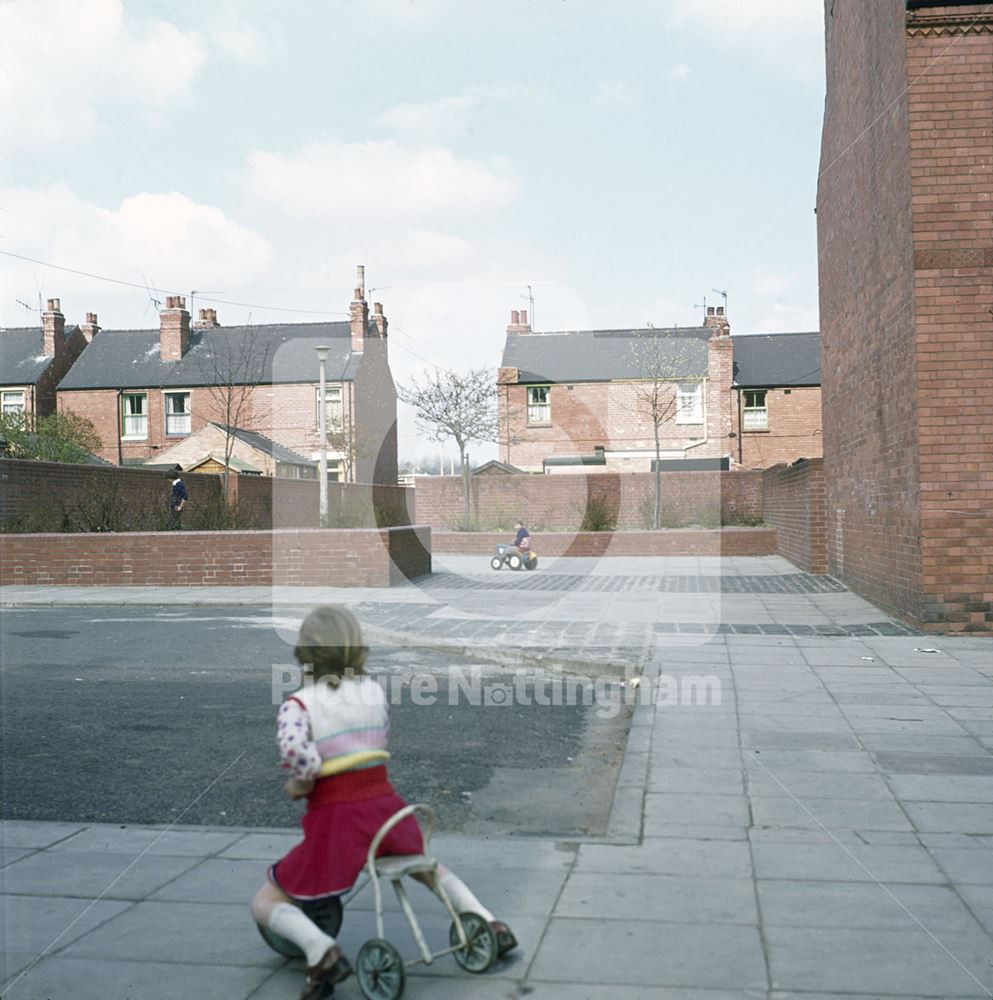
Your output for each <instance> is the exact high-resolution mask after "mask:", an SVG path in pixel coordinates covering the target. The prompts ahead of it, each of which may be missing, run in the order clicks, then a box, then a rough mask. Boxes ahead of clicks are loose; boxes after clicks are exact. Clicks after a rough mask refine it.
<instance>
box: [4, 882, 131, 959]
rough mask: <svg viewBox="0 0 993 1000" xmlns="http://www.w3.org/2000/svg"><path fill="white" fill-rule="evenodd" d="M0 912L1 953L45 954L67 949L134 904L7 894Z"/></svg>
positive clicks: (104, 900)
mask: <svg viewBox="0 0 993 1000" xmlns="http://www.w3.org/2000/svg"><path fill="white" fill-rule="evenodd" d="M2 898H3V904H2V909H0V944H2V947H0V951H4V952H15V953H17V952H21V953H32V954H41V953H43V952H46V951H48V950H49V949H54V948H64V947H65V946H66V945H67V944H70V943H71V942H72V941H75V940H76V939H77V938H79V937H82V936H83V935H84V934H88V933H89V932H90V931H92V930H93V929H94V928H96V927H99V926H100V925H101V924H104V923H106V922H107V921H108V920H110V919H112V918H113V917H116V916H118V915H119V914H121V913H124V912H125V911H126V910H128V909H129V908H130V906H131V904H130V903H127V902H124V901H121V900H114V899H101V900H89V899H80V898H71V897H66V896H21V895H16V894H14V893H11V892H9V891H8V892H6V893H5V894H4V896H3V897H2Z"/></svg>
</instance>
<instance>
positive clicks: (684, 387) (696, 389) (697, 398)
mask: <svg viewBox="0 0 993 1000" xmlns="http://www.w3.org/2000/svg"><path fill="white" fill-rule="evenodd" d="M676 423H677V424H702V423H703V383H702V382H677V383H676Z"/></svg>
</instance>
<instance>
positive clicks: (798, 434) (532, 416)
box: [497, 306, 821, 473]
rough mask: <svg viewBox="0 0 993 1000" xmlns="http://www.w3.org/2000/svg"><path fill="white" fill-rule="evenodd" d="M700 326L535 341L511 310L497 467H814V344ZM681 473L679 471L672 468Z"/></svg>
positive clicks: (713, 320) (712, 323)
mask: <svg viewBox="0 0 993 1000" xmlns="http://www.w3.org/2000/svg"><path fill="white" fill-rule="evenodd" d="M730 333H731V327H730V324H729V323H728V321H727V318H726V317H725V315H724V310H723V309H722V308H719V307H718V308H716V309H715V308H714V307H712V306H711V307H709V308H708V309H707V312H706V315H705V317H704V323H703V325H701V326H699V327H683V328H672V329H655V328H648V329H624V330H580V331H569V332H556V333H535V332H533V331H532V330H531V327H530V325H529V324H528V321H527V313H526V312H520V311H518V310H514V311H512V313H511V323H510V325H509V326H508V327H507V340H506V344H505V346H504V352H503V362H502V365H501V368H500V372H499V376H498V393H497V395H498V409H499V430H498V440H499V458H500V460H501V461H503V462H506V463H508V464H510V465H514V466H517V467H519V468H521V469H524V470H526V471H528V472H552V473H556V472H576V471H583V472H597V471H604V472H606V471H610V472H618V471H630V472H645V471H651V469H652V468H653V463H654V461H655V453H656V450H655V425H656V423H658V429H659V445H660V448H659V455H660V459H661V460H662V462H664V463H665V465H666V467H667V468H671V467H672V465H671V463H692V464H691V465H690V464H688V465H687V466H686V468H691V467H697V468H700V467H702V465H709V466H710V467H714V468H716V467H718V465H720V464H724V465H729V464H739V465H745V466H747V467H754V468H762V467H765V466H767V465H773V464H776V463H777V462H791V461H794V460H795V459H797V458H801V457H804V458H813V457H819V456H820V454H821V447H820V388H819V369H820V357H819V346H818V335H817V334H816V333H803V334H769V335H763V336H739V337H732V336H731V335H730ZM677 467H678V466H677Z"/></svg>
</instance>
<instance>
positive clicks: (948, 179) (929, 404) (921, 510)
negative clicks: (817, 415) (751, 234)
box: [817, 0, 993, 632]
mask: <svg viewBox="0 0 993 1000" xmlns="http://www.w3.org/2000/svg"><path fill="white" fill-rule="evenodd" d="M825 23H826V29H827V35H826V41H827V45H826V51H827V100H826V103H825V114H824V129H823V137H822V143H821V168H820V180H819V189H818V197H817V230H818V256H819V270H820V307H821V340H822V355H823V393H824V401H823V402H824V443H825V453H824V472H825V480H826V499H827V517H828V524H827V529H828V564H829V569H830V572H832V573H834V574H836V575H837V576H839V577H841V578H842V579H843V580H844V581H845V582H846V583H848V584H849V585H850V586H851V587H852V588H853V589H855V590H857V591H859V592H860V593H862V594H864V595H866V596H867V597H868V598H870V599H871V600H873V601H874V602H876V603H878V604H880V605H882V606H884V607H886V608H889V609H891V610H894V611H896V612H898V613H902V614H904V615H905V616H907V617H908V618H910V619H912V620H914V621H917V622H920V623H923V624H926V625H928V626H930V627H934V628H953V629H970V630H977V631H987V632H988V631H990V630H991V629H993V476H991V471H990V470H991V469H993V315H991V303H993V216H991V207H993V204H991V195H993V127H991V125H993V10H991V9H990V8H989V5H987V4H977V3H971V4H970V3H954V2H947V3H943V4H939V3H934V2H925V0H874V2H873V3H865V2H864V0H831V2H829V3H827V4H826V14H825Z"/></svg>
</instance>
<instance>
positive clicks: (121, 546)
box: [0, 527, 431, 587]
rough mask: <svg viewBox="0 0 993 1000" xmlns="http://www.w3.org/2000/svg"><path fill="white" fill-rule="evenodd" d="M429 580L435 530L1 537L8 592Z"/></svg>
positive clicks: (2, 575) (1, 574)
mask: <svg viewBox="0 0 993 1000" xmlns="http://www.w3.org/2000/svg"><path fill="white" fill-rule="evenodd" d="M430 572H431V529H430V528H427V527H415V528H374V529H357V530H353V531H343V530H338V531H322V530H320V529H316V528H314V529H304V530H298V531H292V530H290V531H271V532H270V531H197V532H192V531H167V532H122V533H112V532H108V533H105V534H77V533H73V534H67V535H66V534H48V535H29V534H20V535H0V585H4V586H18V585H33V586H76V587H81V586H82V587H85V586H133V587H236V586H237V587H244V586H251V587H268V586H279V587H386V586H390V585H392V584H397V583H401V582H402V581H403V580H405V579H408V578H413V577H417V576H422V575H424V574H426V573H430Z"/></svg>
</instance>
